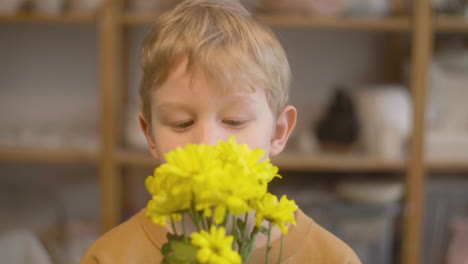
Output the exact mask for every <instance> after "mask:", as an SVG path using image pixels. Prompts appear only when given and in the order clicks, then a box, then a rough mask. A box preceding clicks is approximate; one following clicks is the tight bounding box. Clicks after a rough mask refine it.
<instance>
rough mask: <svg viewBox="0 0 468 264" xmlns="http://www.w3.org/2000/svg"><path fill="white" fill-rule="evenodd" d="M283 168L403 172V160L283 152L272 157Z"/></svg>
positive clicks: (353, 155) (352, 155)
mask: <svg viewBox="0 0 468 264" xmlns="http://www.w3.org/2000/svg"><path fill="white" fill-rule="evenodd" d="M272 162H273V164H275V165H276V166H278V167H279V168H280V169H283V170H304V171H327V172H403V171H404V170H405V168H406V165H405V162H404V161H403V160H395V161H385V160H381V159H376V158H372V157H369V156H365V155H360V154H351V155H340V154H297V153H287V152H285V153H282V154H280V155H278V156H277V157H274V158H273V159H272Z"/></svg>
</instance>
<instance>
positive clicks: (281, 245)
mask: <svg viewBox="0 0 468 264" xmlns="http://www.w3.org/2000/svg"><path fill="white" fill-rule="evenodd" d="M283 242H284V234H283V233H281V242H280V254H279V257H278V264H280V262H281V259H282V258H283Z"/></svg>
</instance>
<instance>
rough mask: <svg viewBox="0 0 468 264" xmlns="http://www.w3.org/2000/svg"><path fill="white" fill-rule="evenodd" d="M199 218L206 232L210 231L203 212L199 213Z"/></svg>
mask: <svg viewBox="0 0 468 264" xmlns="http://www.w3.org/2000/svg"><path fill="white" fill-rule="evenodd" d="M198 216H199V217H200V220H201V222H202V226H203V228H204V229H205V230H206V231H209V228H208V226H207V223H206V219H205V217H204V216H203V211H201V212H199V213H198Z"/></svg>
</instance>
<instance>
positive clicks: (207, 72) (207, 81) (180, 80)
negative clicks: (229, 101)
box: [155, 56, 263, 96]
mask: <svg viewBox="0 0 468 264" xmlns="http://www.w3.org/2000/svg"><path fill="white" fill-rule="evenodd" d="M213 67H215V66H213ZM222 67H223V66H218V69H216V70H214V71H212V70H211V69H207V67H205V66H203V65H201V64H199V63H197V62H193V63H191V64H189V60H188V58H187V56H183V57H179V58H178V59H176V60H175V63H174V65H173V66H172V68H171V69H170V70H169V71H168V74H167V79H166V80H165V81H164V83H162V85H161V87H165V88H167V89H170V88H171V87H167V86H184V87H187V88H190V89H197V88H198V87H197V86H206V85H209V86H210V87H216V88H217V90H218V92H220V93H223V94H224V95H229V96H239V95H245V94H251V93H255V92H257V91H258V90H263V89H259V87H254V86H253V85H252V84H251V83H250V82H247V81H245V80H244V79H243V78H235V77H234V78H233V77H232V76H236V75H240V73H236V72H235V71H234V70H233V71H232V72H230V71H229V69H228V66H226V67H225V69H219V68H222ZM213 72H216V73H217V76H214V74H211V73H213ZM223 74H224V75H229V76H220V75H223ZM161 87H158V88H156V89H155V91H157V90H160V88H161Z"/></svg>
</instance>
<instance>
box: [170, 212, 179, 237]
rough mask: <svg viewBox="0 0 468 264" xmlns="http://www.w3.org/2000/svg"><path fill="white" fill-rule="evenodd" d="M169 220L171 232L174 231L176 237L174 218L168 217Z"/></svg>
mask: <svg viewBox="0 0 468 264" xmlns="http://www.w3.org/2000/svg"><path fill="white" fill-rule="evenodd" d="M169 218H171V226H172V230H173V231H174V235H176V236H177V229H176V227H175V222H174V218H172V216H169Z"/></svg>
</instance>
